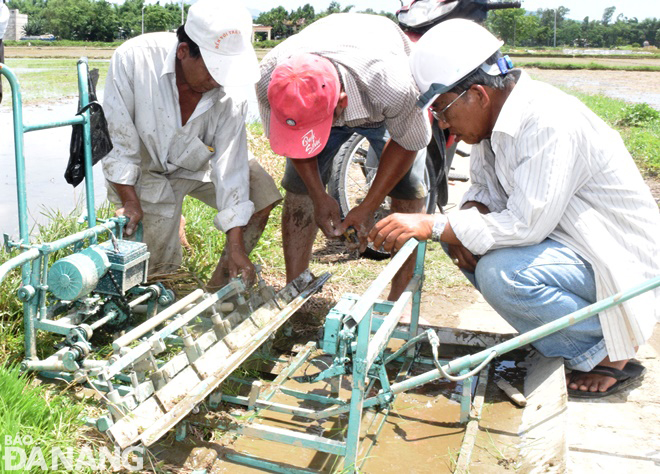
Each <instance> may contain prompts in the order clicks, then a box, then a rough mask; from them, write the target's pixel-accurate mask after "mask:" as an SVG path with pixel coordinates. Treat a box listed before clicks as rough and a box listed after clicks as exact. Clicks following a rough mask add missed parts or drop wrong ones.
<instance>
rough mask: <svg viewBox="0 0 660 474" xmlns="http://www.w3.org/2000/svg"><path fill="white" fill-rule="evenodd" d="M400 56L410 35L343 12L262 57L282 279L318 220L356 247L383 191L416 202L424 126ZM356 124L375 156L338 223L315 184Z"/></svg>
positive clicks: (404, 273) (293, 269)
mask: <svg viewBox="0 0 660 474" xmlns="http://www.w3.org/2000/svg"><path fill="white" fill-rule="evenodd" d="M409 55H410V42H409V40H408V38H407V37H406V36H405V34H404V33H403V32H402V31H401V30H400V29H399V28H398V27H397V26H396V25H395V24H394V23H393V22H392V21H390V20H389V19H387V18H385V17H381V16H377V15H365V14H356V13H347V14H335V15H330V16H328V17H326V18H323V19H321V20H319V21H317V22H315V23H313V24H312V25H310V26H308V27H307V28H305V29H304V30H303V31H301V32H300V33H298V34H297V35H294V36H292V37H290V38H288V39H287V40H286V41H284V42H282V43H281V44H279V45H278V46H277V47H275V48H274V49H273V50H272V51H271V52H270V53H269V54H268V55H267V56H266V57H265V58H264V59H263V60H262V62H261V79H260V80H259V82H258V83H257V99H258V100H259V109H260V112H261V118H262V123H263V126H264V132H265V133H266V135H267V136H268V137H269V139H270V144H271V147H272V149H273V151H274V152H275V153H278V154H280V155H283V156H286V157H287V165H286V171H285V174H284V179H283V180H282V185H283V187H284V189H286V191H287V193H286V195H285V198H284V212H283V215H282V234H283V240H284V257H285V262H286V272H287V280H289V281H291V280H292V279H294V278H295V277H296V276H298V275H299V274H300V273H301V272H302V271H304V270H305V269H306V268H307V266H308V265H309V260H310V258H311V253H312V245H313V242H314V239H315V236H316V232H317V230H318V228H319V227H320V228H321V230H322V231H323V233H324V234H325V235H326V236H327V237H338V236H340V235H342V234H343V232H344V231H345V230H346V229H348V228H349V227H351V226H352V227H355V228H356V229H357V231H358V237H359V239H360V242H361V245H362V247H363V248H364V247H365V246H366V237H367V235H368V233H369V230H370V229H371V227H372V226H373V223H374V212H375V210H376V209H377V208H378V207H379V206H380V204H381V203H382V202H383V200H384V199H385V197H386V196H387V195H388V194H389V195H390V196H391V198H392V209H393V210H395V211H397V212H422V211H423V207H424V197H425V196H426V194H427V192H428V190H427V189H426V186H425V185H424V183H423V179H422V177H423V170H424V166H425V163H424V160H423V159H422V158H423V157H421V156H420V158H419V159H417V160H416V156H417V151H418V150H421V149H423V148H425V147H426V145H427V144H428V142H429V140H430V137H431V129H430V124H429V121H428V118H427V116H426V115H425V113H424V112H422V111H421V110H420V109H419V108H418V107H416V105H415V103H416V101H417V96H418V95H419V91H418V89H417V85H416V84H415V81H414V79H413V77H412V75H411V73H410V68H409V67H408V57H409ZM356 132H357V133H360V134H361V135H364V136H365V137H367V139H368V140H369V142H370V144H371V146H372V147H373V148H374V149H375V150H376V152H377V154H378V155H379V157H380V163H379V167H378V171H377V173H376V176H375V178H374V181H373V183H372V185H371V188H370V190H369V192H368V194H367V196H366V197H365V199H364V201H363V202H362V203H360V205H358V206H356V207H355V208H354V209H352V210H351V211H350V212H349V214H348V215H347V216H346V218H345V219H344V221H343V222H342V220H341V217H340V212H339V205H338V203H337V202H336V201H335V200H334V199H333V198H332V197H331V196H330V195H328V194H327V192H326V190H325V186H326V184H327V182H328V180H329V178H330V172H331V170H332V160H333V158H334V156H335V154H336V153H337V151H338V150H339V148H340V147H341V145H342V144H343V143H344V142H346V141H347V140H348V139H349V138H350V136H351V135H352V134H353V133H356ZM387 133H389V136H390V137H391V139H390V140H389V141H387ZM386 142H387V143H386ZM413 264H414V261H413V260H412V259H410V261H409V262H408V263H407V264H406V267H405V268H403V269H402V270H401V271H400V272H399V274H397V276H396V277H395V279H394V281H393V282H392V288H391V291H390V299H396V298H398V296H399V295H400V294H401V292H402V291H403V290H404V288H405V286H406V284H407V283H408V281H409V279H410V276H411V274H412V269H413Z"/></svg>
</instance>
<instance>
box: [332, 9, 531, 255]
mask: <svg viewBox="0 0 660 474" xmlns="http://www.w3.org/2000/svg"><path fill="white" fill-rule="evenodd" d="M505 8H520V2H498V3H489V2H488V0H413V1H411V2H410V3H408V4H407V5H405V6H404V5H403V0H402V6H401V9H400V10H399V11H397V13H396V17H397V20H398V22H399V27H400V28H401V29H402V30H403V31H404V32H405V33H406V35H407V36H408V37H409V38H410V40H411V41H413V42H416V41H417V40H418V39H419V38H420V37H421V36H422V35H423V34H424V33H425V32H426V31H428V30H429V29H430V28H432V27H433V26H435V25H437V24H438V23H441V22H443V21H446V20H449V19H452V18H463V19H467V20H472V21H476V22H479V23H483V22H484V21H485V20H486V17H487V15H488V11H490V10H500V9H505ZM429 120H430V121H431V130H432V137H431V141H430V142H429V144H428V145H427V147H426V148H425V149H422V150H420V151H419V152H418V153H420V154H422V155H424V159H425V161H426V167H425V170H424V183H425V185H426V188H427V189H428V194H427V196H426V198H425V203H424V208H425V210H426V212H427V213H429V214H433V213H434V212H436V209H439V210H440V212H443V208H444V206H446V205H447V202H448V199H449V183H450V181H468V179H469V177H468V176H465V175H461V174H458V173H456V172H454V170H453V169H452V167H451V164H452V161H453V159H454V155H455V154H459V155H460V154H462V152H460V151H459V150H457V147H456V146H457V142H456V140H455V139H454V136H453V135H450V134H449V133H448V131H447V130H443V129H441V128H440V127H439V126H438V123H437V121H436V120H435V119H433V117H432V116H431V115H430V114H429ZM465 156H467V155H465ZM377 169H378V156H377V155H376V153H375V151H374V150H373V149H372V148H371V147H370V146H369V141H368V140H367V139H366V138H365V137H363V136H362V135H360V134H357V133H355V134H353V135H352V136H351V137H350V138H349V139H348V140H347V141H346V143H344V145H343V146H342V147H341V148H340V149H339V151H338V152H337V154H336V155H335V158H334V161H333V168H332V174H331V178H330V182H329V183H328V193H329V194H330V195H331V196H332V197H334V198H335V199H336V200H337V202H339V208H340V211H341V214H342V218H344V217H346V215H347V214H348V212H349V211H350V210H351V209H352V208H353V207H355V206H357V205H358V204H360V203H361V202H362V201H363V200H364V197H365V196H366V195H367V192H368V191H369V188H370V187H371V183H372V182H373V179H374V177H375V176H376V171H377ZM390 212H391V203H390V198H389V197H388V198H386V199H385V201H384V202H383V203H382V204H381V206H380V207H379V209H378V210H377V211H376V213H375V220H376V222H377V221H379V220H381V219H383V218H385V217H386V216H388V215H389V214H390ZM362 256H363V257H366V258H370V259H374V260H382V259H386V258H389V257H390V254H389V253H387V252H385V251H384V250H382V249H376V248H374V247H373V246H372V245H371V244H369V246H368V247H367V249H366V250H365V251H364V252H363V253H362Z"/></svg>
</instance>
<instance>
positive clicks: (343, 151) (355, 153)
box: [328, 133, 437, 260]
mask: <svg viewBox="0 0 660 474" xmlns="http://www.w3.org/2000/svg"><path fill="white" fill-rule="evenodd" d="M424 153H426V150H424ZM377 168H378V159H377V158H376V153H375V152H374V151H373V150H370V146H369V141H368V140H367V139H366V138H365V137H363V136H362V135H359V134H357V133H356V134H353V136H351V138H349V139H348V140H347V141H346V143H344V144H343V145H342V147H341V148H340V149H339V151H338V152H337V155H336V156H335V159H334V163H333V167H332V176H331V178H330V182H329V184H328V191H329V194H330V195H331V196H332V197H334V198H335V199H336V200H337V201H338V202H339V208H340V210H341V215H342V218H344V217H346V215H347V214H348V212H349V211H350V210H351V209H352V208H353V207H355V206H357V205H358V204H360V203H361V202H362V201H363V200H364V198H365V196H366V195H367V192H368V191H369V188H370V187H371V183H372V182H373V180H374V177H375V176H376V170H377ZM435 182H436V175H435V170H434V167H433V162H432V161H431V159H430V157H429V156H428V155H427V156H426V169H425V171H424V183H425V184H426V187H427V189H429V193H428V194H427V196H426V201H425V209H426V212H427V213H429V214H432V213H433V212H435V208H436V196H437V189H436V187H435ZM390 213H391V200H390V198H389V197H387V198H386V199H385V201H384V202H383V203H382V204H381V206H380V208H378V210H377V211H376V222H378V221H379V220H381V219H383V218H384V217H386V216H388V215H389V214H390ZM362 256H363V257H367V258H370V259H373V260H384V259H386V258H389V257H390V254H389V253H388V252H385V251H382V250H378V249H375V248H373V247H372V246H371V244H369V247H367V249H366V250H365V251H364V252H363V254H362Z"/></svg>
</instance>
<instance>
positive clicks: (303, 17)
mask: <svg viewBox="0 0 660 474" xmlns="http://www.w3.org/2000/svg"><path fill="white" fill-rule="evenodd" d="M353 8H354V6H353V5H348V6H346V7H342V5H341V4H340V3H339V2H334V1H333V2H330V4H329V5H328V8H326V9H325V10H323V11H321V12H320V13H318V14H317V13H316V12H315V11H314V7H313V6H311V5H310V4H309V3H308V4H306V5H304V6H303V7H298V9H297V10H291V11H290V12H287V10H286V9H285V8H284V7H282V6H279V7H276V8H273V9H271V10H270V11H268V12H262V13H261V14H260V15H259V16H258V17H257V18H256V19H255V20H254V23H255V24H259V25H266V26H272V27H273V29H272V30H271V37H272V38H275V39H284V38H287V37H289V36H291V35H294V34H296V33H298V32H299V31H300V30H302V29H303V28H305V27H306V26H309V25H310V24H312V23H314V22H315V21H316V20H318V19H320V18H323V17H326V16H328V15H331V14H333V13H346V12H350V11H353ZM364 13H369V14H374V15H383V16H387V17H388V18H390V19H391V20H392V21H395V20H396V18H395V17H394V15H393V14H392V13H389V12H383V11H381V12H380V13H376V12H375V11H374V10H373V9H371V8H368V9H367V10H366V11H364ZM260 47H263V46H260Z"/></svg>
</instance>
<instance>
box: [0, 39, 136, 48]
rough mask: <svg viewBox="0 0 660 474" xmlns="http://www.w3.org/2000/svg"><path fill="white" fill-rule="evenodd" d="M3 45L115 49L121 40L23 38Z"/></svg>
mask: <svg viewBox="0 0 660 474" xmlns="http://www.w3.org/2000/svg"><path fill="white" fill-rule="evenodd" d="M4 43H5V46H11V47H19V48H28V47H39V48H44V47H45V48H103V49H115V48H116V47H117V46H119V45H121V44H122V43H123V41H113V42H108V43H106V42H103V41H73V40H56V41H43V40H23V41H4Z"/></svg>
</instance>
